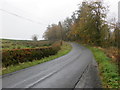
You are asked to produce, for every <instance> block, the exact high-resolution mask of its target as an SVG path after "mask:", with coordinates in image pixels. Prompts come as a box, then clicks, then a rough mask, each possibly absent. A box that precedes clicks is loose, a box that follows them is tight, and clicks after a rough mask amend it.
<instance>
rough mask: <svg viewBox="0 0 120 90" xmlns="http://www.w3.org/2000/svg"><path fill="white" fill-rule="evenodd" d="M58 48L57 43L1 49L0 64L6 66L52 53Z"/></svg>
mask: <svg viewBox="0 0 120 90" xmlns="http://www.w3.org/2000/svg"><path fill="white" fill-rule="evenodd" d="M58 50H60V45H59V44H57V43H56V44H54V45H52V46H49V47H41V48H34V49H30V48H29V49H12V50H3V51H2V66H3V67H8V66H11V65H15V64H20V63H24V62H28V61H31V62H32V61H33V60H37V59H41V58H44V57H48V56H50V55H54V54H56V53H57V52H58Z"/></svg>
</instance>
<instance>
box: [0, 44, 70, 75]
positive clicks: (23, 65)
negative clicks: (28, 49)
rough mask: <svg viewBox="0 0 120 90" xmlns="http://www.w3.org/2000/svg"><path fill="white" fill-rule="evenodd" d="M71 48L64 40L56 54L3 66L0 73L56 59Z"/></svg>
mask: <svg viewBox="0 0 120 90" xmlns="http://www.w3.org/2000/svg"><path fill="white" fill-rule="evenodd" d="M71 49H72V47H71V45H70V44H68V43H66V42H64V43H63V45H62V46H61V50H59V51H58V53H57V54H56V55H52V56H49V57H45V58H43V59H40V60H35V61H33V62H25V63H22V64H19V65H14V66H9V67H7V68H3V70H2V73H1V74H2V75H4V74H7V73H11V72H15V71H18V70H21V69H25V68H28V67H31V66H34V65H37V64H41V63H44V62H47V61H50V60H53V59H56V58H58V57H61V56H63V55H65V54H67V53H68V52H70V50H71ZM1 74H0V75H1Z"/></svg>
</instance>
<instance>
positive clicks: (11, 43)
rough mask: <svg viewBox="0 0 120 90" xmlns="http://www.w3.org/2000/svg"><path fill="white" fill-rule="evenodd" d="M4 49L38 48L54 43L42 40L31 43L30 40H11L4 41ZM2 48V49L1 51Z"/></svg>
mask: <svg viewBox="0 0 120 90" xmlns="http://www.w3.org/2000/svg"><path fill="white" fill-rule="evenodd" d="M0 41H1V43H2V47H1V48H2V49H22V48H37V47H42V46H50V45H51V44H52V43H53V42H51V41H46V40H41V41H37V42H36V41H30V40H10V39H2V40H0ZM1 48H0V49H1Z"/></svg>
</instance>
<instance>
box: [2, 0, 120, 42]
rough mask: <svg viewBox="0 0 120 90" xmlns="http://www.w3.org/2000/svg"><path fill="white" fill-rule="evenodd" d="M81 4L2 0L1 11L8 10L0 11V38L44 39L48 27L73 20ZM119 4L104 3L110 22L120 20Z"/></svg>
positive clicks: (107, 0)
mask: <svg viewBox="0 0 120 90" xmlns="http://www.w3.org/2000/svg"><path fill="white" fill-rule="evenodd" d="M82 1H83V0H0V9H2V10H5V11H1V10H0V30H2V34H1V33H0V38H7V39H21V40H29V39H31V37H32V35H33V34H37V35H38V36H39V39H43V38H42V35H43V33H44V32H45V30H46V27H47V26H48V25H49V24H52V23H56V24H57V23H58V21H63V20H65V18H66V17H70V16H71V15H72V13H73V12H74V11H75V10H77V9H78V4H80V3H81V2H82ZM118 1H120V0H104V2H105V4H106V5H108V6H110V7H109V9H110V11H109V14H108V20H110V19H111V18H112V17H115V18H117V17H118ZM9 13H11V14H9ZM13 14H14V15H13ZM15 15H18V16H15ZM26 19H27V20H26ZM28 19H30V20H32V21H29V20H28Z"/></svg>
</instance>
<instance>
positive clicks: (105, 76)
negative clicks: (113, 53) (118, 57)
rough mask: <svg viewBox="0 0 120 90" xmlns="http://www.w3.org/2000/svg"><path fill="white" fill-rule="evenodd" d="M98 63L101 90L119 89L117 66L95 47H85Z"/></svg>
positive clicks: (119, 79) (119, 77)
mask: <svg viewBox="0 0 120 90" xmlns="http://www.w3.org/2000/svg"><path fill="white" fill-rule="evenodd" d="M87 47H88V48H89V49H90V50H91V51H92V52H93V54H94V57H95V59H96V61H97V62H98V66H99V71H100V77H101V80H102V85H103V88H120V83H119V81H120V76H119V71H118V66H117V64H116V63H113V62H112V58H109V57H107V55H106V54H105V52H104V51H103V50H101V49H99V48H97V47H91V46H87Z"/></svg>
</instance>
